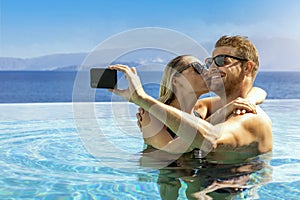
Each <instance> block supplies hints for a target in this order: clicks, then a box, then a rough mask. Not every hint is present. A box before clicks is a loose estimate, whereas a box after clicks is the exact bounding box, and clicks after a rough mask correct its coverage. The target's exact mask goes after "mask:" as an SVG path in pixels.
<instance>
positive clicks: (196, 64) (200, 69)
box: [191, 62, 204, 74]
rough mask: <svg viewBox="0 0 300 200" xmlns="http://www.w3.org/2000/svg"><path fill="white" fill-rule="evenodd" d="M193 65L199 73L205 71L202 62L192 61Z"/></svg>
mask: <svg viewBox="0 0 300 200" xmlns="http://www.w3.org/2000/svg"><path fill="white" fill-rule="evenodd" d="M191 66H192V67H193V68H194V70H195V72H197V73H198V74H201V73H202V71H203V68H204V67H203V66H202V65H201V64H200V63H196V62H195V63H191Z"/></svg>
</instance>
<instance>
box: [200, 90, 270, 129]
mask: <svg viewBox="0 0 300 200" xmlns="http://www.w3.org/2000/svg"><path fill="white" fill-rule="evenodd" d="M266 97H267V93H266V91H265V90H263V89H261V88H258V87H253V88H252V89H251V91H250V92H249V93H248V95H247V97H246V98H245V99H244V98H237V99H235V100H233V101H232V102H230V103H229V104H227V105H225V106H224V107H222V108H220V109H218V110H217V111H216V112H214V113H213V114H212V115H211V116H210V117H208V118H207V119H206V120H207V121H209V122H211V123H212V124H218V123H221V122H224V121H225V119H226V118H227V117H228V116H229V115H231V114H232V113H233V114H236V115H241V114H245V113H246V112H248V113H255V114H256V106H255V105H257V104H261V103H262V102H263V101H264V100H265V99H266Z"/></svg>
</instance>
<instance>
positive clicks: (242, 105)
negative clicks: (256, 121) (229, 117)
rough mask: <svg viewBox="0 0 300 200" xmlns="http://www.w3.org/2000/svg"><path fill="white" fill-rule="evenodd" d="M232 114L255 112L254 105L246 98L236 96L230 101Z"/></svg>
mask: <svg viewBox="0 0 300 200" xmlns="http://www.w3.org/2000/svg"><path fill="white" fill-rule="evenodd" d="M231 104H232V109H233V114H235V115H243V114H245V113H254V114H256V113H257V112H256V105H255V104H254V103H252V102H251V101H249V100H248V99H244V98H241V97H238V98H237V99H235V100H233V101H232V102H231Z"/></svg>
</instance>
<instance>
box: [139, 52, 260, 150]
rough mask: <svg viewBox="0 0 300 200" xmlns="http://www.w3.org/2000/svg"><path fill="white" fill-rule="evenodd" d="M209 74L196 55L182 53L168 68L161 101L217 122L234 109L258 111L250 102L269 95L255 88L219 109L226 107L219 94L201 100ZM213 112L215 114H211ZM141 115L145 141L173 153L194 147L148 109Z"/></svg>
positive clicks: (140, 121) (236, 111)
mask: <svg viewBox="0 0 300 200" xmlns="http://www.w3.org/2000/svg"><path fill="white" fill-rule="evenodd" d="M207 73H208V72H207V70H206V69H205V67H204V66H203V65H202V64H201V62H200V61H199V60H198V59H197V58H195V57H193V56H190V55H182V56H178V57H176V58H174V59H173V60H171V61H170V62H169V63H168V64H167V66H166V68H165V71H164V74H163V77H162V81H161V86H160V95H159V101H161V102H163V103H165V104H168V105H170V106H173V107H175V108H177V109H180V110H182V111H184V112H187V113H191V114H194V115H196V116H198V117H201V118H202V119H206V120H208V121H210V122H211V123H214V124H216V123H220V122H222V120H225V118H226V117H227V116H228V115H230V114H232V113H233V112H234V114H244V113H246V112H252V113H255V112H256V110H255V106H254V105H253V104H252V103H250V101H251V102H255V104H258V103H261V102H263V101H264V99H265V98H266V92H265V91H264V90H262V89H260V88H254V89H252V90H251V91H250V93H249V94H248V96H247V99H242V98H238V99H236V100H235V101H233V102H231V103H230V104H228V105H226V106H225V107H223V108H222V109H220V110H218V112H215V111H216V110H217V109H219V108H220V107H222V103H221V102H220V98H219V97H211V98H205V99H201V100H198V98H199V97H200V95H202V94H205V93H208V92H209V90H208V88H207V86H206V82H205V80H204V79H205V77H206V75H207ZM195 110H197V112H195ZM211 113H215V114H213V115H211ZM137 116H138V119H139V121H138V124H139V126H140V128H141V131H142V132H143V138H144V141H145V144H147V145H151V146H152V147H154V148H157V149H160V150H164V151H167V152H169V153H184V152H189V151H191V150H192V148H190V147H189V144H187V143H186V142H185V141H183V140H181V138H179V137H177V136H176V135H175V134H174V133H173V132H172V131H171V130H170V129H168V128H167V127H166V126H165V125H164V124H163V123H162V122H160V121H159V120H157V119H156V118H154V117H153V116H152V115H150V114H149V113H148V112H145V111H144V110H142V109H140V114H138V115H137ZM208 116H210V117H208ZM141 119H142V120H141Z"/></svg>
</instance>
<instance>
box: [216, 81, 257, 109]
mask: <svg viewBox="0 0 300 200" xmlns="http://www.w3.org/2000/svg"><path fill="white" fill-rule="evenodd" d="M251 88H252V85H248V86H246V85H243V86H241V87H239V88H236V89H235V90H232V92H229V93H228V92H227V93H226V94H225V95H224V96H223V97H222V96H221V101H222V104H224V105H225V104H228V103H230V102H232V101H233V100H235V99H236V98H238V97H242V98H246V97H247V95H248V93H249V91H250V90H251Z"/></svg>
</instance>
